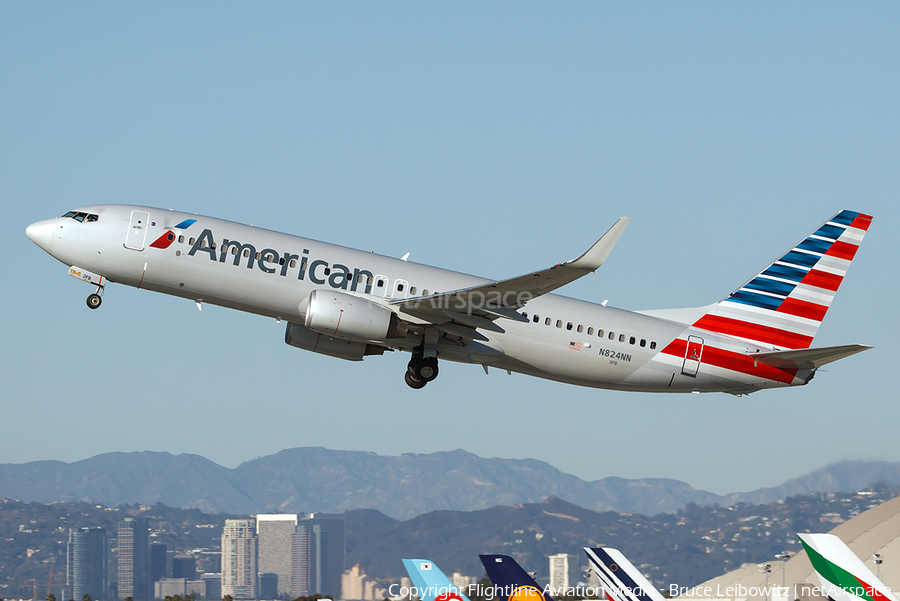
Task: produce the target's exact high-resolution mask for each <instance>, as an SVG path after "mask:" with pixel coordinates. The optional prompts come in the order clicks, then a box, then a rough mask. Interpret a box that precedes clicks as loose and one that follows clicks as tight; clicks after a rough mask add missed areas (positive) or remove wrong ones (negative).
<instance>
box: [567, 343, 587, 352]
mask: <svg viewBox="0 0 900 601" xmlns="http://www.w3.org/2000/svg"><path fill="white" fill-rule="evenodd" d="M583 347H584V345H583V344H581V343H580V342H570V343H569V349H570V350H573V351H580V350H581V349H582V348H583Z"/></svg>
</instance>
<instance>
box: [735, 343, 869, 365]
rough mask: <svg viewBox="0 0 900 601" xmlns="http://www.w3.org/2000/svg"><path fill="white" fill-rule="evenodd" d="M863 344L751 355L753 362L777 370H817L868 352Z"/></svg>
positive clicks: (867, 348)
mask: <svg viewBox="0 0 900 601" xmlns="http://www.w3.org/2000/svg"><path fill="white" fill-rule="evenodd" d="M870 348H872V347H871V346H866V345H865V344H846V345H843V346H826V347H821V348H808V349H797V350H790V351H773V352H768V353H751V354H750V356H751V357H752V358H753V360H754V361H758V362H760V363H765V364H766V365H771V366H772V367H777V368H778V369H818V368H820V367H822V366H823V365H827V364H828V363H831V362H832V361H837V360H838V359H843V358H844V357H849V356H850V355H855V354H856V353H861V352H863V351H866V350H869V349H870Z"/></svg>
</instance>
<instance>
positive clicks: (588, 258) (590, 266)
mask: <svg viewBox="0 0 900 601" xmlns="http://www.w3.org/2000/svg"><path fill="white" fill-rule="evenodd" d="M629 221H631V218H630V217H621V218H619V220H618V221H616V222H615V223H614V224H613V226H612V227H611V228H609V230H608V231H607V232H606V233H605V234H603V237H602V238H600V239H599V240H597V242H595V243H594V245H593V246H592V247H590V248H589V249H588V250H587V251H586V252H585V253H584V254H583V255H581V256H580V257H578V258H577V259H572V260H571V261H569V262H567V263H563V265H565V266H566V267H574V268H575V269H586V270H588V271H596V270H597V269H598V268H599V267H600V266H601V265H603V262H604V261H606V257H608V256H609V253H610V252H611V251H612V249H613V246H615V245H616V242H618V240H619V236H621V235H622V232H623V231H624V230H625V226H626V225H628V222H629Z"/></svg>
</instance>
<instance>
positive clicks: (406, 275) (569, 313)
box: [25, 205, 872, 396]
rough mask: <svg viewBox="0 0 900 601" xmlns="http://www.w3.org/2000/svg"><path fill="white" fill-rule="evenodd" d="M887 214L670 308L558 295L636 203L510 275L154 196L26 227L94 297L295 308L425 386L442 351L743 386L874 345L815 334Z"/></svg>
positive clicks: (293, 339)
mask: <svg viewBox="0 0 900 601" xmlns="http://www.w3.org/2000/svg"><path fill="white" fill-rule="evenodd" d="M871 221H872V217H871V216H869V215H865V214H863V213H858V212H854V211H849V210H843V211H840V212H838V213H837V214H835V215H834V216H833V217H832V218H830V219H829V220H828V221H827V222H825V223H824V224H823V225H822V226H821V227H819V228H818V229H816V230H815V231H813V233H812V234H810V235H809V236H807V237H805V238H803V239H802V240H801V241H800V242H799V243H798V244H797V245H796V246H794V247H793V248H791V249H790V250H789V251H787V252H786V253H784V254H782V255H780V256H779V258H778V259H777V260H776V261H774V262H773V263H771V264H770V265H768V266H767V267H766V268H765V269H764V270H762V271H761V272H759V273H758V274H757V275H755V276H754V277H753V278H751V279H750V280H749V281H747V283H745V284H744V285H742V286H741V287H739V288H738V289H737V290H735V291H734V292H733V293H731V294H730V295H728V296H727V297H725V298H724V299H723V300H720V301H718V302H715V303H712V304H710V305H706V306H704V307H698V308H693V309H668V310H654V311H626V310H623V309H616V308H613V307H608V306H606V302H605V301H604V302H603V303H601V304H596V303H591V302H586V301H581V300H576V299H572V298H566V297H563V296H558V295H555V294H551V292H553V291H554V290H557V289H559V288H561V287H562V286H564V285H566V284H568V283H570V282H573V281H575V280H576V279H578V278H581V277H583V276H585V275H587V274H589V273H592V272H594V271H596V270H597V269H598V268H599V267H600V266H601V265H603V263H604V262H605V261H606V259H607V257H608V256H609V254H610V251H612V248H613V246H614V245H615V243H616V241H617V240H618V239H619V236H620V235H621V234H622V231H623V230H624V229H625V226H626V225H627V223H628V218H627V217H623V218H621V219H619V220H618V221H617V222H616V223H615V224H613V226H612V227H611V228H610V229H609V231H607V232H606V233H605V234H604V235H603V237H601V238H600V240H598V241H597V242H596V243H595V244H594V245H593V246H591V248H589V249H588V250H587V251H586V252H585V253H584V254H582V255H581V256H579V257H577V258H575V259H573V260H571V261H567V262H564V263H559V264H556V265H553V266H552V267H549V268H547V269H542V270H539V271H535V272H532V273H527V274H525V275H522V276H518V277H513V278H510V279H505V280H493V279H485V278H480V277H476V276H472V275H467V274H463V273H458V272H454V271H449V270H445V269H439V268H437V267H431V266H427V265H422V264H417V263H414V262H411V261H409V260H408V254H407V255H406V256H404V257H402V258H399V259H398V258H392V257H386V256H382V255H378V254H375V253H370V252H365V251H360V250H354V249H351V248H347V247H343V246H337V245H334V244H328V243H325V242H319V241H316V240H312V239H309V238H301V237H298V236H291V235H288V234H283V233H279V232H274V231H271V230H266V229H261V228H257V227H253V226H250V225H243V224H240V223H235V222H232V221H225V220H222V219H217V218H213V217H205V216H201V215H194V214H190V213H181V212H177V211H173V210H166V209H158V208H152V207H143V206H129V205H100V206H89V207H84V208H80V209H75V210H72V211H68V212H67V213H65V214H64V215H63V216H61V217H56V218H52V219H46V220H43V221H38V222H36V223H33V224H31V225H29V226H28V227H27V229H26V230H25V232H26V234H27V236H28V237H29V238H30V239H31V240H32V241H33V242H34V243H35V244H37V245H38V246H39V247H40V248H41V249H43V250H44V251H46V252H47V253H49V254H50V255H51V256H53V257H54V258H56V259H57V260H59V261H60V262H62V263H63V264H64V265H66V266H67V267H68V272H69V275H71V276H73V277H75V278H77V279H80V280H82V281H84V282H87V283H88V284H90V285H92V286H94V287H95V291H94V292H93V293H92V294H90V296H88V298H87V305H88V307H90V308H92V309H96V308H98V307H99V306H100V304H101V302H102V295H103V293H104V291H105V289H106V286H107V285H108V284H109V283H119V284H124V285H127V286H133V287H136V288H139V289H145V290H152V291H155V292H161V293H164V294H170V295H173V296H177V297H182V298H186V299H190V300H193V301H194V302H195V303H196V304H197V307H198V308H199V309H202V304H203V303H210V304H213V305H219V306H223V307H229V308H232V309H237V310H240V311H247V312H250V313H255V314H257V315H262V316H266V317H270V318H275V319H277V320H284V321H286V322H287V326H286V329H285V342H287V344H289V345H291V346H294V347H298V348H301V349H305V350H309V351H313V352H316V353H321V354H324V355H329V356H332V357H338V358H341V359H346V360H349V361H361V360H363V358H364V357H366V356H368V355H382V354H384V352H386V351H394V350H399V351H405V352H409V353H410V354H411V358H410V360H409V363H408V365H407V369H406V371H405V374H404V378H405V381H406V383H407V384H408V385H409V386H410V387H412V388H414V389H418V388H422V387H424V386H425V385H426V384H427V383H429V382H431V381H432V380H434V379H435V378H436V377H437V375H438V360H439V359H442V360H447V361H455V362H460V363H474V364H479V365H481V366H482V367H483V369H484V371H485V372H486V373H487V372H488V368H489V367H494V368H496V369H499V370H503V371H506V372H507V373H510V374H511V373H512V372H517V373H522V374H527V375H530V376H535V377H539V378H546V379H549V380H555V381H558V382H565V383H569V384H574V385H578V386H587V387H594V388H605V389H613V390H624V391H634V392H682V393H687V392H694V393H701V392H727V393H730V394H734V395H738V396H741V395H744V394H748V393H751V392H755V391H757V390H762V389H766V388H779V387H787V386H802V385H805V384H807V383H808V382H809V381H810V380H811V379H812V378H813V376H814V375H815V373H816V370H817V369H818V368H819V367H821V366H823V365H825V364H827V363H830V362H832V361H836V360H838V359H842V358H844V357H847V356H850V355H852V354H855V353H858V352H860V351H864V350H866V349H868V348H871V347H869V346H865V345H862V344H850V345H843V346H833V347H822V348H811V344H812V341H813V337H814V336H815V334H816V331H817V330H818V328H819V325H820V324H821V322H822V319H823V318H824V316H825V313H826V311H827V310H828V307H829V306H830V304H831V301H832V299H833V298H834V295H835V292H836V291H837V289H838V287H839V286H840V284H841V282H842V281H843V279H844V276H845V274H846V272H847V269H848V268H849V266H850V263H851V262H852V260H853V258H854V256H855V254H856V251H857V250H858V248H859V244H860V242H861V241H862V239H863V236H865V234H866V232H867V231H868V229H869V225H870V224H871Z"/></svg>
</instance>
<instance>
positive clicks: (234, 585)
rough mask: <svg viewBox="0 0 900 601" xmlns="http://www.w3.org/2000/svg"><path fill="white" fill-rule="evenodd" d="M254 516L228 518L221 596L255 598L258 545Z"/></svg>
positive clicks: (223, 536) (224, 531) (224, 536)
mask: <svg viewBox="0 0 900 601" xmlns="http://www.w3.org/2000/svg"><path fill="white" fill-rule="evenodd" d="M256 542H257V541H256V528H255V523H254V520H253V519H249V520H225V528H224V529H223V530H222V595H223V596H224V595H231V596H232V597H233V598H235V599H254V598H255V597H256V575H257V547H256Z"/></svg>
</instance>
